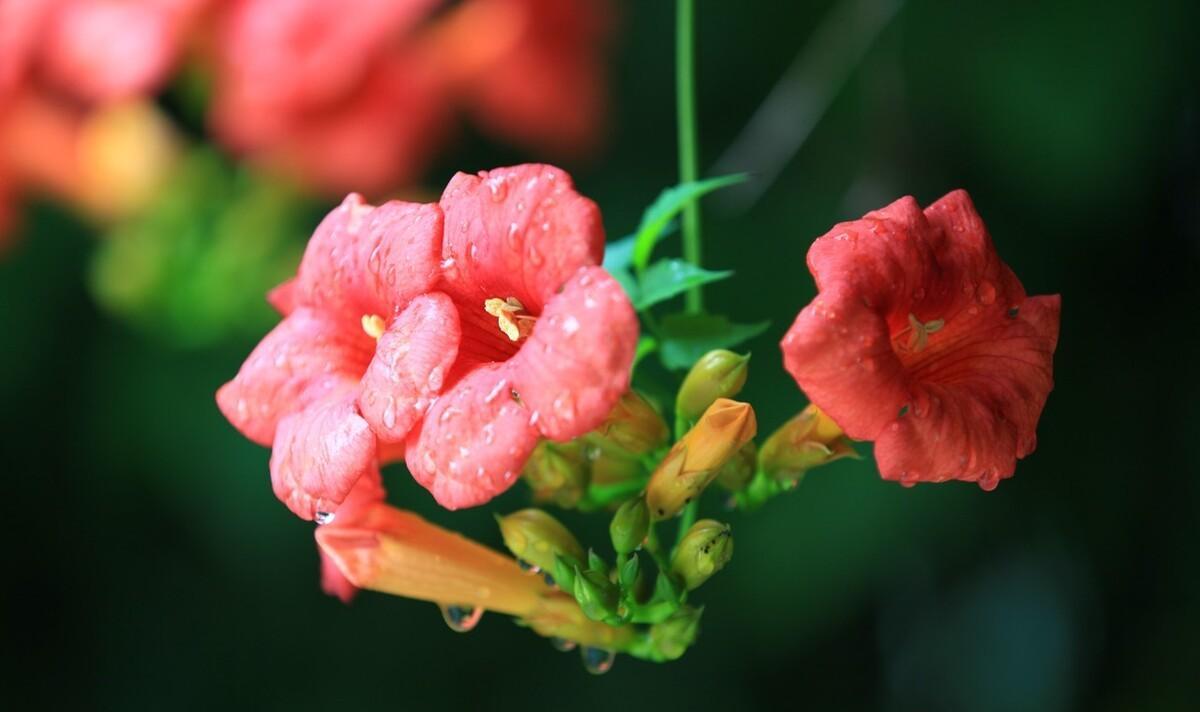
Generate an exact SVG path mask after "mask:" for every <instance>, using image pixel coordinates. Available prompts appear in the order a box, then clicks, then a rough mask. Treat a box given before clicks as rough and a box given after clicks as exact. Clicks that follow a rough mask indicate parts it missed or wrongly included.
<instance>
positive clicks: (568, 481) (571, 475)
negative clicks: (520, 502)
mask: <svg viewBox="0 0 1200 712" xmlns="http://www.w3.org/2000/svg"><path fill="white" fill-rule="evenodd" d="M521 476H522V477H523V478H525V481H526V482H527V483H528V484H529V488H530V489H531V490H533V498H534V500H536V501H538V502H554V503H555V504H557V505H559V506H560V507H574V506H575V505H576V504H577V503H578V502H579V500H580V498H582V497H583V493H584V490H585V489H586V488H587V470H586V467H585V465H584V462H583V445H582V444H580V443H576V442H571V443H565V444H559V443H552V442H550V441H548V440H543V441H542V442H541V443H539V444H538V446H537V447H536V448H534V451H533V454H532V455H530V456H529V461H528V462H527V463H526V464H525V469H524V471H523V472H522V473H521Z"/></svg>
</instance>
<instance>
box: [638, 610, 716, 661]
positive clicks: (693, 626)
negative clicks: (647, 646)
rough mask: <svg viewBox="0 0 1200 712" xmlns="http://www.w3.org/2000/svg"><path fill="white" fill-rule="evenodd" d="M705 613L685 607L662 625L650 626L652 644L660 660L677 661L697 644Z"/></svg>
mask: <svg viewBox="0 0 1200 712" xmlns="http://www.w3.org/2000/svg"><path fill="white" fill-rule="evenodd" d="M703 612H704V609H703V608H691V607H689V606H684V607H683V608H680V609H679V610H678V611H676V612H675V613H673V614H671V617H670V618H668V619H666V620H665V621H663V622H662V623H656V624H654V625H652V626H650V643H651V645H652V646H653V648H654V651H655V653H657V654H658V656H659V659H660V660H664V661H665V660H677V659H678V658H680V657H682V656H683V654H684V653H685V652H687V649H688V648H689V647H691V645H692V643H694V642H696V635H697V634H698V633H699V632H700V615H701V614H702V613H703Z"/></svg>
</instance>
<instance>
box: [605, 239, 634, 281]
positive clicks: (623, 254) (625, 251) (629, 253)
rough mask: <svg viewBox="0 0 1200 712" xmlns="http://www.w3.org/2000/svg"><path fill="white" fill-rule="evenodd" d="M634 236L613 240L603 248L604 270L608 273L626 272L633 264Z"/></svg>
mask: <svg viewBox="0 0 1200 712" xmlns="http://www.w3.org/2000/svg"><path fill="white" fill-rule="evenodd" d="M635 237H636V236H635V235H629V236H627V237H622V238H621V239H620V240H613V241H612V242H610V243H608V244H607V245H605V246H604V269H606V270H608V271H609V272H616V271H617V270H627V269H629V265H631V264H632V263H633V244H634V238H635Z"/></svg>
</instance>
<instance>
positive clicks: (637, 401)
mask: <svg viewBox="0 0 1200 712" xmlns="http://www.w3.org/2000/svg"><path fill="white" fill-rule="evenodd" d="M599 434H600V435H601V436H602V437H604V438H605V439H606V440H609V441H610V442H612V443H614V444H616V445H617V446H619V447H621V448H623V449H624V450H626V451H628V452H630V453H632V454H634V455H642V454H645V453H648V452H650V451H651V450H654V449H655V448H657V447H661V446H662V445H663V444H664V443H666V442H667V436H668V435H669V434H670V433H669V431H668V430H667V423H666V421H664V420H663V418H662V416H661V415H659V414H658V411H657V410H655V409H654V406H653V405H651V404H650V401H648V400H646V399H645V398H644V397H642V396H641V395H639V394H638V393H637V392H636V391H632V390H631V391H627V392H626V393H625V395H623V396H621V399H620V400H618V401H617V404H616V406H614V407H613V409H612V412H610V413H609V415H608V419H607V420H605V421H604V424H603V425H601V426H600V429H599Z"/></svg>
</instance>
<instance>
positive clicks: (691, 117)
mask: <svg viewBox="0 0 1200 712" xmlns="http://www.w3.org/2000/svg"><path fill="white" fill-rule="evenodd" d="M695 14H696V13H695V1H694V0H677V4H676V6H675V106H676V122H677V123H678V126H679V181H680V182H681V183H687V182H691V181H695V180H696V179H697V178H698V177H699V175H698V174H699V171H698V170H697V168H696V165H697V155H696V154H697V148H696V80H695V64H696V63H695V55H696V53H695V46H694V38H695V37H694V36H695V32H694V27H695ZM683 258H684V259H685V260H687V261H688V262H691V263H692V264H694V265H696V266H700V258H701V245H700V205H699V203H697V202H696V201H694V200H693V201H692V202H690V203H688V205H687V206H686V207H685V208H684V209H683ZM686 304H687V310H688V311H689V312H692V313H698V312H701V311H703V310H704V297H703V295H702V294H701V292H700V287H699V286H695V287H692V288H691V289H689V290H688V291H687V295H686Z"/></svg>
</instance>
